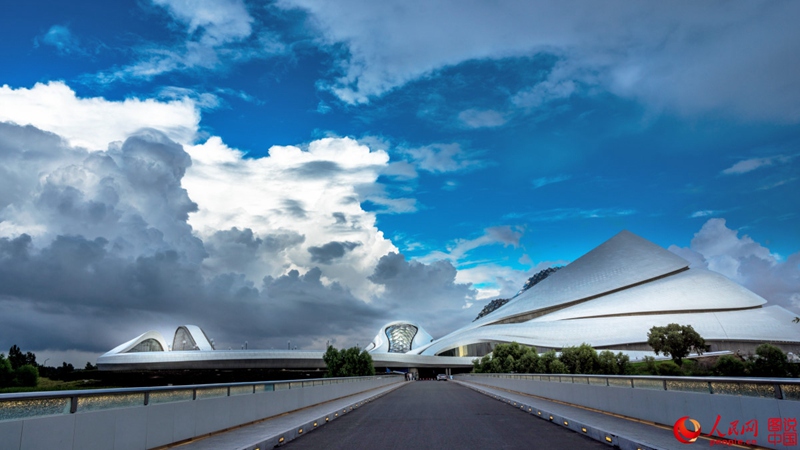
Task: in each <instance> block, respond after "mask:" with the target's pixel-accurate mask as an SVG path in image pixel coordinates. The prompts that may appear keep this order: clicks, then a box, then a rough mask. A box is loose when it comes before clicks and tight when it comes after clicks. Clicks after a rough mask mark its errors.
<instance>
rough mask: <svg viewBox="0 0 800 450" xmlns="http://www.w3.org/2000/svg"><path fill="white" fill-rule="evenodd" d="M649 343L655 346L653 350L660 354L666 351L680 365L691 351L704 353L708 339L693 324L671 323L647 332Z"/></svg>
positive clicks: (665, 354) (665, 353) (699, 353)
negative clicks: (695, 329)
mask: <svg viewBox="0 0 800 450" xmlns="http://www.w3.org/2000/svg"><path fill="white" fill-rule="evenodd" d="M647 343H648V344H649V345H650V347H653V351H654V352H655V353H656V355H658V354H659V353H664V356H669V357H671V358H672V360H673V361H675V363H676V364H677V365H678V366H680V365H681V364H683V358H685V357H686V356H689V353H691V352H695V353H697V354H698V355H702V354H703V351H704V350H705V346H706V341H705V339H703V338H702V337H701V336H700V335H699V334H698V333H697V332H696V331H694V328H692V326H691V325H678V324H677V323H671V324H669V325H667V326H666V327H653V328H650V331H649V332H648V333H647Z"/></svg>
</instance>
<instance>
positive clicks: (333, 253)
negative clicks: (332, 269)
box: [308, 241, 361, 264]
mask: <svg viewBox="0 0 800 450" xmlns="http://www.w3.org/2000/svg"><path fill="white" fill-rule="evenodd" d="M360 245H361V243H360V242H338V241H332V242H328V243H327V244H323V245H321V246H319V247H309V248H308V253H311V261H313V262H317V263H320V264H330V263H332V262H333V260H335V259H339V258H341V257H342V256H344V254H345V253H347V252H349V251H351V250H353V249H354V248H356V247H358V246H360Z"/></svg>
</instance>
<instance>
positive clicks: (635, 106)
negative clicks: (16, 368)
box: [0, 0, 800, 366]
mask: <svg viewBox="0 0 800 450" xmlns="http://www.w3.org/2000/svg"><path fill="white" fill-rule="evenodd" d="M3 9H4V14H3V15H2V17H0V27H2V29H3V30H4V33H3V39H2V40H0V57H2V60H3V61H4V63H3V64H2V65H0V351H3V350H2V349H6V348H9V347H10V346H11V345H14V344H16V345H19V346H20V347H21V348H22V349H23V351H34V352H35V353H36V354H37V356H38V357H39V361H40V362H41V361H43V360H44V359H45V358H47V357H49V358H51V359H52V360H53V361H60V360H64V361H67V362H72V363H74V364H76V365H80V366H82V365H83V364H84V363H85V361H90V362H94V360H95V359H96V357H97V356H98V355H99V354H102V353H104V352H105V351H107V350H109V349H111V348H113V347H115V346H116V345H118V344H119V343H121V342H124V341H126V340H129V339H132V338H134V337H135V336H137V335H139V334H141V333H144V332H145V331H148V330H151V329H155V330H158V331H161V332H162V333H163V334H164V335H165V337H166V338H167V340H168V341H171V337H172V334H173V333H174V330H175V328H177V327H178V326H180V325H184V324H194V325H198V326H200V327H201V328H203V329H204V330H205V331H206V333H207V334H208V335H209V336H210V337H211V338H213V339H214V340H215V342H216V344H217V347H218V348H234V349H235V348H240V347H241V346H242V345H244V342H245V341H247V342H248V348H276V349H282V348H286V347H287V345H291V346H292V347H295V346H296V347H298V348H301V349H323V348H324V347H325V345H326V344H327V343H332V344H333V345H336V346H338V347H349V346H352V345H360V346H362V347H363V346H366V345H367V344H368V343H369V342H370V341H371V339H372V337H373V336H374V335H375V333H376V332H377V331H378V329H379V327H380V326H381V325H382V324H384V323H386V322H389V321H392V320H412V321H416V322H418V323H420V324H421V325H422V327H423V328H424V329H425V330H426V331H428V332H429V333H430V334H431V335H433V336H434V337H437V338H438V337H441V336H443V335H444V334H447V333H449V332H451V331H454V330H455V329H457V328H459V327H461V326H463V325H465V324H466V323H468V322H469V321H471V320H472V319H474V318H475V316H477V314H478V312H479V311H480V309H481V308H482V307H483V306H484V305H486V304H487V303H488V302H489V301H490V300H492V299H495V298H508V297H509V296H512V295H514V294H515V293H516V292H517V291H518V290H519V289H520V287H521V286H522V285H523V283H524V281H525V280H526V279H527V278H528V277H529V276H531V275H532V274H534V273H536V272H538V271H540V270H542V269H544V268H547V267H551V266H554V265H564V264H568V263H569V262H570V261H573V260H575V259H576V258H578V257H580V256H581V255H582V254H584V253H586V252H588V251H589V250H591V249H592V248H594V247H596V246H597V245H599V244H601V243H602V242H603V241H605V240H607V239H609V238H611V237H612V236H613V235H615V234H616V233H618V232H619V231H621V230H623V229H627V230H629V231H631V232H633V233H636V234H638V235H640V236H642V237H644V238H646V239H649V240H651V241H653V242H655V243H657V244H658V245H661V246H663V247H665V248H668V249H670V250H671V251H673V252H675V253H677V254H679V255H681V256H683V257H685V258H686V259H687V260H689V261H691V262H692V266H693V267H701V268H708V269H710V270H715V271H718V272H720V273H723V274H724V275H726V276H728V277H729V278H731V279H733V280H734V281H736V282H738V283H740V284H742V285H744V286H746V287H748V288H750V289H751V290H753V291H755V292H756V293H758V294H759V295H761V296H763V297H764V298H765V299H767V300H768V301H769V302H770V304H776V305H780V306H783V307H785V308H787V309H789V310H791V311H793V312H796V313H798V314H800V227H798V220H799V219H800V216H799V215H798V213H800V195H798V192H799V190H800V77H797V74H798V73H800V27H797V26H796V21H797V19H798V17H800V3H797V2H792V1H755V0H754V1H747V2H744V1H742V2H723V1H707V2H691V1H676V2H670V3H668V4H667V3H658V2H628V1H614V0H604V1H600V2H592V3H591V4H587V3H586V2H577V1H558V2H541V1H537V2H520V1H503V0H501V1H496V2H481V1H472V0H460V1H457V2H456V1H436V2H430V1H424V2H423V1H408V0H403V1H396V0H386V1H382V2H368V1H357V0H339V1H336V2H331V1H323V0H277V1H261V2H252V1H245V0H218V1H210V0H195V1H189V0H136V1H125V0H121V1H116V2H98V1H85V0H76V1H74V2H53V1H44V0H42V1H39V0H33V1H29V2H7V4H5V5H4V6H3ZM289 342H291V344H288V343H289ZM51 364H52V362H51Z"/></svg>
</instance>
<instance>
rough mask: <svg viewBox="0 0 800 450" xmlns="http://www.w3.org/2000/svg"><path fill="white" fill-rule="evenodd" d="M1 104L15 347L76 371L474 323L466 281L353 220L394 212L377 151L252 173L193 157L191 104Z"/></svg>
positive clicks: (0, 205)
mask: <svg viewBox="0 0 800 450" xmlns="http://www.w3.org/2000/svg"><path fill="white" fill-rule="evenodd" d="M0 96H2V98H3V99H8V100H10V101H7V102H6V101H0V105H2V106H0V117H2V119H3V120H5V121H4V122H0V342H5V343H7V344H8V345H7V346H10V345H12V344H17V345H20V346H22V347H23V348H25V349H29V350H33V351H45V353H43V354H53V355H55V354H58V355H63V354H69V353H70V352H72V353H77V354H80V355H84V354H86V353H85V352H95V353H99V352H103V351H106V350H108V349H109V348H111V347H113V346H115V345H117V344H119V343H120V342H122V341H124V340H127V339H130V338H131V337H133V336H135V335H137V334H139V333H141V332H143V331H145V330H147V329H157V330H160V331H162V332H163V333H165V334H167V335H169V333H171V332H172V331H174V327H175V326H177V325H180V324H185V323H195V324H198V325H200V326H202V327H203V328H204V329H206V330H207V331H208V333H209V334H210V335H211V336H212V337H214V338H215V340H216V342H217V343H218V344H219V345H220V346H222V347H227V346H230V347H233V348H236V347H238V345H239V344H240V343H241V342H243V341H244V340H248V341H249V342H250V345H251V346H253V347H259V346H260V347H262V348H269V347H272V346H274V347H276V348H282V347H283V345H284V344H285V341H286V340H291V341H292V343H293V345H296V346H299V347H301V348H304V347H305V348H309V347H316V348H322V347H323V346H324V343H325V342H327V341H330V342H333V343H336V344H337V345H347V346H349V345H354V344H355V343H357V342H360V343H363V344H366V340H367V339H369V338H370V337H371V336H372V335H373V334H374V331H375V329H377V328H378V327H379V326H380V325H381V324H382V323H384V322H387V321H390V320H394V319H397V318H398V317H410V316H412V315H413V316H414V318H415V320H423V321H424V322H425V324H426V325H425V326H426V328H427V329H429V330H430V331H431V332H434V333H436V334H444V333H446V332H449V331H451V330H452V329H454V328H455V327H456V326H458V324H460V323H462V322H463V321H464V320H466V318H467V316H468V314H465V313H463V312H462V309H463V306H464V305H465V304H466V303H467V302H469V301H471V300H472V299H473V298H474V296H475V290H474V289H473V288H472V287H471V285H470V284H468V283H459V282H457V281H456V272H457V271H456V269H455V268H454V267H453V266H452V265H450V264H449V263H447V262H437V261H433V262H431V263H422V262H417V261H407V260H406V259H405V257H404V256H403V255H401V254H399V253H398V251H397V249H396V247H395V246H394V245H393V244H392V242H391V241H390V240H388V239H386V238H385V237H384V236H383V233H382V232H381V231H380V230H379V229H378V227H377V225H376V213H375V212H369V211H365V210H364V209H363V208H362V207H361V204H362V202H365V201H373V202H375V203H379V202H385V203H391V202H392V201H394V200H397V199H393V198H389V197H388V196H386V193H385V190H382V189H380V184H379V183H378V182H377V180H378V177H379V176H380V175H381V174H382V173H383V171H384V170H386V168H387V167H389V157H388V155H387V154H386V153H385V152H384V151H381V150H371V149H370V148H369V147H367V146H366V145H362V144H360V143H358V142H357V141H355V140H352V139H349V138H325V139H320V140H317V141H313V142H311V143H309V144H308V145H307V146H304V147H303V148H300V147H294V146H276V147H272V148H270V150H269V154H268V156H266V157H262V158H247V157H246V155H244V154H243V153H242V152H240V151H238V150H236V149H232V148H229V147H228V146H226V145H225V143H224V142H223V141H222V140H221V139H220V138H219V137H211V138H209V139H207V140H206V141H205V142H202V143H198V144H194V143H193V140H194V138H195V136H197V123H198V120H199V119H198V118H199V111H198V109H199V107H198V106H197V105H196V104H195V103H194V102H193V101H192V100H191V99H176V100H172V101H155V100H139V99H129V100H126V101H123V102H110V101H106V100H104V99H99V98H93V99H83V98H78V97H77V96H75V94H74V92H73V91H71V90H70V89H69V88H68V87H67V86H66V85H64V84H62V83H51V84H48V85H37V86H35V87H34V88H32V89H17V90H14V89H10V88H8V87H7V86H6V87H4V88H3V89H2V90H0ZM70 110H72V111H80V112H81V113H82V114H73V115H72V116H70V114H68V113H67V112H68V111H70ZM84 115H85V116H89V118H92V119H94V122H90V120H89V118H87V117H82V116H84ZM119 116H121V117H131V118H135V119H136V120H132V121H131V123H126V122H124V121H121V120H119ZM162 121H163V122H164V123H161V122H162ZM165 124H166V126H165ZM104 141H105V143H103V142H104ZM376 186H377V187H378V188H376ZM389 261H391V264H389ZM411 276H413V277H419V279H417V280H416V282H415V283H414V286H413V287H409V286H405V284H409V283H407V279H408V277H411ZM402 280H405V281H402ZM400 281H402V282H401V283H400ZM398 283H399V284H398ZM409 296H410V297H409ZM422 303H424V304H426V305H427V306H428V308H429V310H428V311H427V312H425V313H423V314H418V311H419V310H420V309H421V308H419V305H420V304H422ZM437 311H438V312H442V311H450V312H451V313H448V314H445V315H444V318H443V317H441V316H438V315H437ZM462 314H463V315H464V317H461V315H462ZM420 316H421V317H420ZM428 321H430V323H428ZM76 362H77V363H80V364H82V362H81V361H76Z"/></svg>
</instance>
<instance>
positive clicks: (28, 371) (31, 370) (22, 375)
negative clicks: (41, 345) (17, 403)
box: [14, 364, 39, 386]
mask: <svg viewBox="0 0 800 450" xmlns="http://www.w3.org/2000/svg"><path fill="white" fill-rule="evenodd" d="M14 375H16V379H17V384H18V385H19V386H36V384H37V383H38V382H39V370H38V369H36V367H34V366H32V365H30V364H25V365H24V366H20V367H19V369H17V370H15V371H14Z"/></svg>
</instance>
